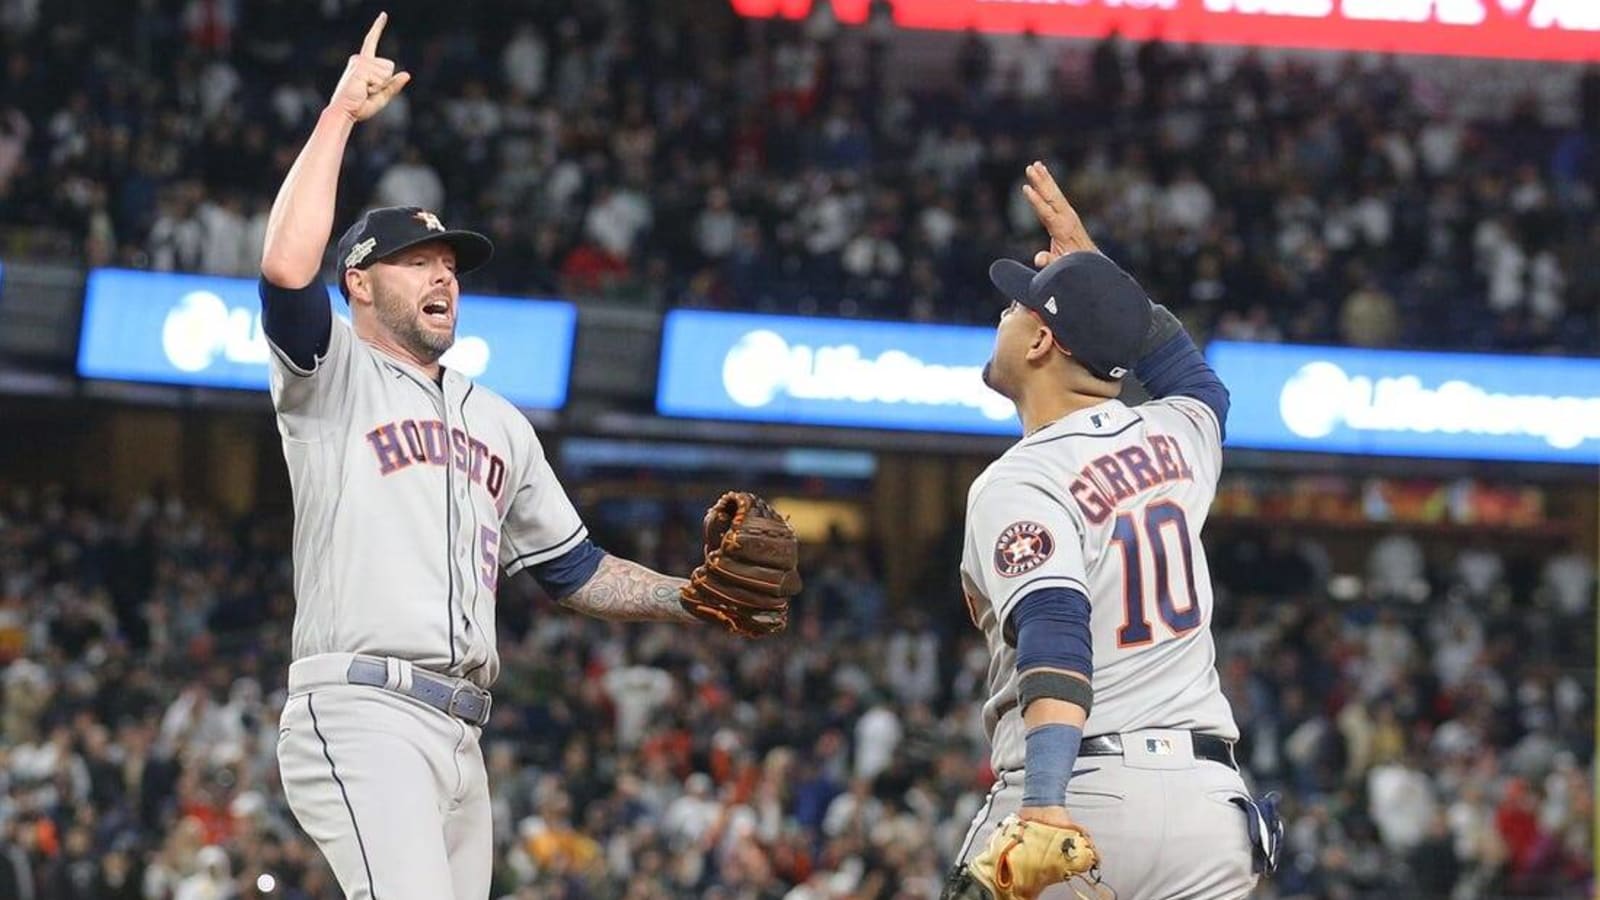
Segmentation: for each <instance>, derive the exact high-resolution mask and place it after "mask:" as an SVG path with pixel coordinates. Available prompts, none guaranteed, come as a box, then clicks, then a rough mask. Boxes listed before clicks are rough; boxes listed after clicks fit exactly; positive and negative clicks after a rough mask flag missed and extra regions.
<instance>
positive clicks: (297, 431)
mask: <svg viewBox="0 0 1600 900" xmlns="http://www.w3.org/2000/svg"><path fill="white" fill-rule="evenodd" d="M261 303H262V309H263V322H265V320H266V319H267V316H266V314H265V311H266V310H270V309H273V308H275V307H281V306H285V305H290V304H298V305H300V306H305V305H307V304H320V305H321V306H322V307H324V308H327V307H328V290H327V288H325V287H323V286H322V284H321V283H320V282H313V283H312V284H310V285H309V286H307V287H304V288H300V289H297V290H296V289H289V288H280V287H278V286H277V285H274V284H272V283H271V282H268V281H267V280H266V279H262V280H261ZM328 320H329V322H328V332H327V338H326V344H325V346H324V347H323V350H322V352H321V354H320V355H316V356H314V357H313V358H311V359H310V360H307V359H305V357H304V355H303V349H304V348H299V349H297V350H296V351H295V352H294V353H291V352H290V351H289V350H286V349H285V348H284V347H283V346H281V345H280V343H279V341H280V340H284V341H288V342H290V343H296V344H299V343H304V340H303V338H304V334H302V333H301V332H299V331H295V332H294V333H293V334H292V335H291V334H288V333H285V332H282V331H281V330H280V328H281V326H280V328H274V329H271V330H268V331H267V335H266V337H267V347H268V348H269V349H270V351H271V352H270V353H269V354H268V355H269V359H270V365H269V387H270V389H271V392H272V405H273V407H274V408H275V409H277V411H278V413H279V415H280V416H281V417H282V419H283V420H284V422H285V423H286V424H287V425H288V429H289V435H290V436H291V437H294V438H296V439H299V440H312V439H315V438H316V436H317V425H318V423H319V422H320V421H324V420H329V419H337V418H339V417H340V414H341V413H343V412H345V411H347V410H348V407H349V404H350V402H351V384H352V382H353V381H354V378H353V371H354V368H355V362H356V354H357V343H358V342H357V340H356V336H355V333H354V332H353V331H352V330H351V329H350V324H349V323H348V322H345V321H344V320H343V319H340V318H339V317H338V316H335V315H333V314H332V310H331V309H330V310H329V312H328ZM278 321H280V322H281V321H282V320H281V319H279V320H278ZM297 327H298V326H297ZM274 332H277V333H276V336H275V334H274ZM297 355H298V356H299V357H300V361H299V362H297V361H296V356H297ZM308 361H309V362H310V363H311V365H309V366H306V365H302V364H301V363H302V362H308Z"/></svg>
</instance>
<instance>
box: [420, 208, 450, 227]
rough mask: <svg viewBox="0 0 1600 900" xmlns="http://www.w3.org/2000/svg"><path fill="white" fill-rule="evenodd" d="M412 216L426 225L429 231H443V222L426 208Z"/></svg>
mask: <svg viewBox="0 0 1600 900" xmlns="http://www.w3.org/2000/svg"><path fill="white" fill-rule="evenodd" d="M413 218H415V219H416V220H417V221H419V222H421V223H422V224H423V225H425V226H427V229H428V230H429V231H443V230H444V223H443V222H441V221H439V217H438V216H436V215H434V214H433V213H431V212H428V211H426V210H424V211H422V212H419V213H417V214H416V216H414V217H413Z"/></svg>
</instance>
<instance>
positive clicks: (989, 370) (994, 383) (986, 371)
mask: <svg viewBox="0 0 1600 900" xmlns="http://www.w3.org/2000/svg"><path fill="white" fill-rule="evenodd" d="M994 369H995V365H994V360H993V359H990V360H989V361H988V362H986V363H984V364H983V383H984V384H986V385H988V387H989V390H991V391H994V392H995V393H996V394H999V395H1000V396H1002V397H1005V398H1007V399H1010V398H1011V394H1010V393H1009V392H1008V391H1006V389H1005V388H1004V387H1002V386H1001V384H1000V382H999V380H998V378H997V377H996V375H995V371H994Z"/></svg>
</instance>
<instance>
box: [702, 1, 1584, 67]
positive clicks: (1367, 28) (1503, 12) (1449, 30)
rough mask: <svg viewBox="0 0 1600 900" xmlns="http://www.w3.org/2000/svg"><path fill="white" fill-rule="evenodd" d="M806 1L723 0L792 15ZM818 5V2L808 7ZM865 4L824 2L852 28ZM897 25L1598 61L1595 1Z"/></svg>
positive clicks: (1110, 4)
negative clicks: (1116, 32) (1115, 33)
mask: <svg viewBox="0 0 1600 900" xmlns="http://www.w3.org/2000/svg"><path fill="white" fill-rule="evenodd" d="M812 2H813V0H732V3H733V8H734V10H735V11H737V12H738V13H739V14H741V15H744V16H751V17H758V18H771V17H773V16H782V17H785V18H801V17H804V16H805V15H807V14H808V13H809V12H810V10H811V5H812ZM816 2H824V0H816ZM868 5H869V0H833V9H834V13H835V15H837V16H838V17H839V20H840V21H842V22H845V23H847V24H859V23H861V22H864V21H865V20H866V18H867V8H868ZM894 18H895V22H896V24H898V25H899V26H900V27H902V28H930V29H943V30H964V29H967V28H976V29H978V30H980V31H991V32H1021V31H1025V30H1028V29H1033V30H1034V31H1036V32H1038V33H1039V34H1052V35H1062V36H1070V37H1095V38H1098V37H1103V36H1105V35H1106V34H1108V33H1109V32H1110V31H1111V30H1113V29H1116V30H1117V31H1119V32H1120V33H1122V34H1123V35H1126V36H1127V37H1129V38H1131V39H1134V40H1144V39H1146V38H1149V37H1152V36H1155V35H1159V36H1161V37H1162V38H1163V39H1164V40H1167V41H1173V42H1178V43H1190V42H1193V43H1201V44H1244V45H1251V46H1261V47H1299V48H1305V49H1317V50H1371V51H1376V52H1380V53H1420V54H1439V55H1445V56H1485V57H1505V58H1511V59H1545V60H1566V61H1573V62H1580V61H1586V60H1595V59H1600V0H895V3H894Z"/></svg>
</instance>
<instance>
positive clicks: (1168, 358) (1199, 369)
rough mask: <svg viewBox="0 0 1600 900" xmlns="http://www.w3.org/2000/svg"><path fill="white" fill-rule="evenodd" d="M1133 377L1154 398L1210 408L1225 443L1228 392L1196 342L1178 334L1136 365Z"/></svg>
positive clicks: (1182, 333) (1183, 333)
mask: <svg viewBox="0 0 1600 900" xmlns="http://www.w3.org/2000/svg"><path fill="white" fill-rule="evenodd" d="M1133 374H1134V375H1135V377H1137V378H1138V379H1139V383H1140V384H1142V385H1144V389H1145V391H1147V392H1148V393H1149V394H1150V396H1151V397H1153V398H1155V399H1157V400H1159V399H1161V398H1162V397H1172V396H1181V397H1193V398H1194V399H1196V400H1199V401H1200V402H1201V403H1204V404H1205V405H1206V406H1209V407H1211V412H1212V413H1214V414H1215V415H1216V417H1217V428H1218V430H1219V432H1220V435H1221V437H1222V438H1223V439H1226V437H1227V432H1228V404H1229V400H1228V389H1227V387H1225V386H1224V385H1223V383H1222V379H1221V378H1219V377H1218V376H1217V372H1216V370H1215V369H1213V368H1211V364H1210V363H1208V362H1206V358H1205V354H1203V353H1201V352H1200V348H1199V347H1196V346H1195V345H1194V340H1193V339H1191V338H1190V337H1189V335H1188V334H1187V333H1185V332H1182V331H1179V332H1178V333H1177V334H1175V335H1173V336H1172V338H1171V339H1169V340H1168V341H1167V342H1166V343H1164V344H1162V345H1161V346H1159V347H1157V348H1156V349H1154V350H1152V351H1150V352H1149V353H1147V354H1145V356H1144V358H1143V359H1141V360H1139V361H1138V362H1137V363H1135V364H1134V367H1133Z"/></svg>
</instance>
